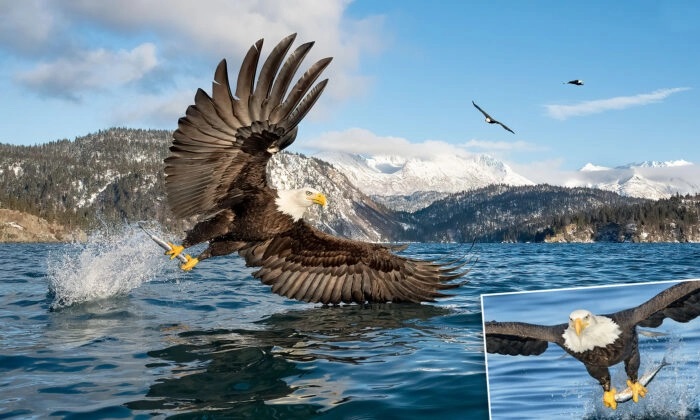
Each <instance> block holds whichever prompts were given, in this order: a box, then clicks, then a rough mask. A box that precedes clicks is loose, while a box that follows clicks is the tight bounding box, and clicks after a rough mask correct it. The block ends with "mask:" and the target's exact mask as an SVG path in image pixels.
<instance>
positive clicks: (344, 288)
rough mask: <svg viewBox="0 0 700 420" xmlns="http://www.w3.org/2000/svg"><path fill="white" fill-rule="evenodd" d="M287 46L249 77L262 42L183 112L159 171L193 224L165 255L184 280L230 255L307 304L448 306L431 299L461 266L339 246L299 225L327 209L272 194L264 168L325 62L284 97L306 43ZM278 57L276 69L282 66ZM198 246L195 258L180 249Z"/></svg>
mask: <svg viewBox="0 0 700 420" xmlns="http://www.w3.org/2000/svg"><path fill="white" fill-rule="evenodd" d="M295 37H296V34H292V35H289V36H287V37H285V38H284V39H282V41H280V42H279V43H278V44H277V46H275V47H274V48H273V50H272V51H271V52H270V55H269V56H268V58H267V59H266V60H265V62H264V63H263V65H262V67H261V69H260V75H259V77H258V79H257V83H255V76H256V70H257V66H258V60H259V58H260V51H261V48H262V44H263V40H262V39H261V40H259V41H258V42H256V43H255V44H254V45H253V46H252V47H251V48H250V49H249V50H248V52H247V54H246V56H245V58H244V59H243V62H242V64H241V68H240V72H239V74H238V79H237V85H236V90H235V93H232V92H231V89H230V86H229V80H228V73H227V65H226V60H222V61H221V62H220V63H219V65H218V67H217V68H216V71H215V73H214V82H213V84H212V85H213V87H212V96H211V97H210V96H209V95H208V94H207V93H205V92H204V91H203V90H202V89H199V90H197V93H196V95H195V98H194V105H190V106H189V107H188V108H187V111H186V115H185V116H184V117H182V118H180V120H179V121H178V128H177V130H176V131H175V133H174V135H173V143H172V146H171V147H170V154H169V156H168V157H167V158H166V159H165V175H166V178H165V188H166V192H167V197H168V204H169V206H170V208H171V210H172V212H173V213H174V215H175V216H177V217H180V218H187V217H192V216H194V217H196V218H197V220H199V221H198V222H197V223H196V224H195V225H194V227H192V229H190V230H189V231H187V232H186V234H185V237H184V239H183V240H182V242H181V244H180V245H175V244H172V243H170V244H169V246H170V248H172V249H171V250H169V251H168V252H166V253H167V254H170V255H171V258H175V257H178V258H180V259H181V260H184V261H185V262H184V263H183V264H182V265H181V268H182V269H183V270H190V269H192V268H193V267H194V266H195V265H196V264H197V263H199V262H201V261H202V260H205V259H207V258H210V257H215V256H221V255H226V254H230V253H234V252H237V253H238V254H239V255H240V256H242V257H243V258H244V259H245V261H246V264H247V265H248V266H252V267H260V269H259V270H257V271H255V272H254V273H253V276H254V277H256V278H258V279H260V280H261V281H262V282H263V283H264V284H267V285H270V286H272V291H273V292H274V293H277V294H280V295H282V296H286V297H288V298H293V299H298V300H302V301H307V302H321V303H324V304H338V303H340V302H345V303H350V302H356V303H365V302H421V301H433V300H434V299H435V298H439V297H444V296H447V295H445V294H444V293H442V291H444V290H446V289H452V288H455V287H457V286H459V284H455V283H454V282H451V281H452V280H455V279H457V278H459V277H461V276H463V275H464V274H465V273H466V270H465V269H463V267H464V263H465V261H463V259H458V260H459V261H456V262H453V263H447V264H443V263H439V262H437V261H423V260H417V259H412V258H405V257H401V256H398V255H396V254H394V252H392V251H396V250H398V249H399V248H400V247H392V246H384V245H380V244H371V243H364V242H359V241H353V240H349V239H345V238H338V237H334V236H332V235H329V234H326V233H323V232H321V231H319V230H317V229H315V228H314V227H312V226H310V225H309V224H308V223H307V222H305V221H304V220H303V218H302V216H303V214H304V212H305V210H306V209H307V208H309V207H310V206H312V205H320V206H325V205H326V197H325V196H324V195H323V194H322V193H321V192H320V191H317V190H315V189H313V188H309V187H307V188H301V189H295V190H275V189H272V188H271V187H270V186H269V185H268V181H267V179H266V165H267V163H268V161H269V160H270V157H272V156H273V155H274V154H275V153H277V152H279V151H280V150H283V149H285V148H286V147H288V146H289V145H290V144H292V142H293V141H294V139H295V138H296V135H297V125H298V124H299V122H300V121H301V120H302V119H303V118H304V116H305V115H306V114H307V113H308V112H309V110H310V109H311V107H312V106H313V105H314V103H315V102H316V100H317V99H318V98H319V96H320V95H321V93H322V92H323V90H324V88H325V86H326V83H327V82H328V79H325V80H322V81H321V82H319V83H317V84H315V85H314V83H315V82H316V80H317V78H318V77H319V75H320V74H321V72H322V71H323V70H324V69H325V68H326V66H328V64H329V63H330V61H331V58H324V59H321V60H319V61H317V62H316V63H315V64H313V65H312V66H311V67H310V68H309V69H308V70H307V71H306V72H305V73H304V74H303V75H302V76H301V77H300V78H299V79H298V81H297V82H296V84H294V86H293V87H292V88H291V89H289V86H290V84H291V81H292V78H293V76H294V74H295V73H296V71H297V70H298V68H299V66H300V64H301V62H302V60H303V59H304V57H305V56H306V55H307V53H308V52H309V50H310V49H311V47H312V46H313V42H309V43H305V44H302V45H301V46H299V47H298V48H296V49H295V50H294V51H293V52H292V53H291V54H289V55H288V56H287V52H288V51H289V49H290V47H291V45H292V43H293V41H294V39H295ZM285 56H286V60H285ZM203 242H208V247H207V248H206V249H205V250H204V251H202V252H201V253H200V254H199V255H198V256H197V257H191V256H190V255H188V254H186V255H184V258H183V255H182V252H183V251H184V249H185V248H188V247H191V246H193V245H196V244H199V243H203Z"/></svg>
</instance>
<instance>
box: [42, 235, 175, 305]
mask: <svg viewBox="0 0 700 420" xmlns="http://www.w3.org/2000/svg"><path fill="white" fill-rule="evenodd" d="M159 250H160V248H158V247H157V246H155V245H154V244H153V242H151V240H150V239H149V238H148V237H147V236H146V235H145V234H144V233H143V231H142V230H141V229H139V228H138V226H136V225H126V226H123V227H119V228H116V230H115V229H114V228H113V229H107V228H103V229H102V230H100V231H97V232H95V233H93V234H91V235H90V237H89V238H88V240H87V242H85V243H76V244H73V246H69V247H65V248H62V249H61V251H60V252H59V253H57V254H52V255H49V258H48V262H47V277H48V282H49V295H50V296H53V302H52V303H51V310H57V309H60V308H63V307H66V306H71V305H75V304H78V303H83V302H88V301H94V300H98V299H105V298H110V297H114V296H120V295H125V294H127V293H128V292H129V291H131V290H133V289H135V288H137V287H139V286H140V285H142V284H143V283H144V282H147V281H150V280H153V279H154V278H156V276H157V275H158V274H159V273H161V272H163V270H164V269H165V268H166V266H168V265H172V264H168V262H169V261H168V259H167V258H164V257H163V255H162V253H161V252H158V251H159Z"/></svg>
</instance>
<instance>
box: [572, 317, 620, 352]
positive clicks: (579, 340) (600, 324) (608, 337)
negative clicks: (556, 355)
mask: <svg viewBox="0 0 700 420" xmlns="http://www.w3.org/2000/svg"><path fill="white" fill-rule="evenodd" d="M619 336H620V327H619V326H618V325H617V324H616V323H615V321H613V320H612V319H610V318H608V317H606V316H600V315H593V314H592V313H591V312H590V311H587V310H585V309H577V310H575V311H573V312H572V313H571V315H569V327H568V328H567V329H566V330H564V334H563V335H562V337H563V338H564V345H565V346H566V347H568V348H569V349H571V350H573V351H575V352H583V351H587V350H592V349H593V348H595V347H605V346H607V345H608V344H611V343H612V342H614V341H615V340H617V339H618V338H619Z"/></svg>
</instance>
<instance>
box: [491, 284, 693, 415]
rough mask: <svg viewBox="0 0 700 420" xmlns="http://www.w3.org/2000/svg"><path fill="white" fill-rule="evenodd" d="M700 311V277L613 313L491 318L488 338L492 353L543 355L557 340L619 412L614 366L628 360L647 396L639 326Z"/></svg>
mask: <svg viewBox="0 0 700 420" xmlns="http://www.w3.org/2000/svg"><path fill="white" fill-rule="evenodd" d="M523 315H524V316H525V315H526V314H523ZM698 315H700V281H686V282H682V283H679V284H676V285H674V286H672V287H669V288H668V289H666V290H664V291H662V292H661V293H659V294H658V295H656V296H654V297H653V298H651V299H649V300H648V301H646V302H644V303H642V304H641V305H639V306H637V307H636V308H630V309H626V310H623V311H619V312H615V313H613V314H608V315H593V314H592V313H591V312H589V311H587V310H583V309H578V310H575V311H573V312H572V313H571V315H570V316H569V322H568V323H566V324H559V325H553V326H546V325H535V324H526V323H523V322H495V321H491V322H485V323H484V337H485V340H486V351H487V352H489V353H498V354H505V355H511V356H516V355H523V356H530V355H538V354H542V353H543V352H544V351H545V350H546V349H547V345H548V343H549V342H552V343H556V344H557V345H559V346H560V347H561V348H563V349H564V351H566V352H567V353H569V354H570V355H572V356H573V357H575V358H576V359H578V360H579V361H581V362H582V363H583V364H584V365H585V366H586V370H587V371H588V373H589V374H590V375H591V376H592V377H593V378H595V379H597V380H598V382H599V383H600V385H601V386H602V387H603V391H604V392H603V404H604V405H605V406H606V407H610V408H612V409H613V410H614V409H615V408H617V402H618V401H621V400H620V399H618V398H616V392H617V391H616V390H615V388H612V386H611V382H610V372H609V370H608V367H610V366H612V365H616V364H618V363H620V362H624V363H625V372H626V373H627V377H628V378H629V380H628V381H627V385H628V386H629V387H630V388H631V392H632V400H633V401H634V402H637V401H638V399H639V397H640V396H641V397H644V396H645V395H646V392H647V390H646V388H645V387H644V382H645V381H647V382H648V381H649V380H651V378H642V379H641V380H639V381H638V377H637V375H638V370H639V362H640V356H639V348H638V336H637V329H636V328H637V327H638V326H639V327H658V326H659V325H661V323H662V322H663V321H664V319H666V318H671V319H673V320H674V321H677V322H688V321H690V320H692V319H694V318H695V317H697V316H698ZM652 376H653V375H652Z"/></svg>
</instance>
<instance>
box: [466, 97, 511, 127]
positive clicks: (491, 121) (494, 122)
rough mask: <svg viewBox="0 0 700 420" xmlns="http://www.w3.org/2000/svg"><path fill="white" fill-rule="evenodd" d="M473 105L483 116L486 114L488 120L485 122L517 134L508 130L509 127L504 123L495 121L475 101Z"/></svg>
mask: <svg viewBox="0 0 700 420" xmlns="http://www.w3.org/2000/svg"><path fill="white" fill-rule="evenodd" d="M472 105H474V107H475V108H476V109H478V110H479V111H480V112H481V113H482V114H484V117H485V118H486V120H485V121H486V122H487V123H489V124H498V125H500V126H501V127H503V128H505V129H506V130H508V131H510V132H511V133H513V134H515V131H513V130H511V129H510V128H508V127H507V126H506V125H505V124H503V123H502V122H500V121H497V120H495V119H494V118H493V117H491V116H490V115H489V114H488V113H487V112H486V111H484V110H483V109H481V107H480V106H479V105H477V104H475V103H474V101H472Z"/></svg>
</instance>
